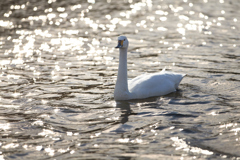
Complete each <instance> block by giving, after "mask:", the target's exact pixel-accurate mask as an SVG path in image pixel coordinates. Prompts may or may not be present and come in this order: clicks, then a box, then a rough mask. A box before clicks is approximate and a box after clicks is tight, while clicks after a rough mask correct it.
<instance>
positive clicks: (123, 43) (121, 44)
mask: <svg viewBox="0 0 240 160" xmlns="http://www.w3.org/2000/svg"><path fill="white" fill-rule="evenodd" d="M127 47H128V39H127V37H126V36H120V37H118V45H117V47H115V48H119V49H121V48H127Z"/></svg>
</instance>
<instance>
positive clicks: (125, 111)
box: [116, 101, 136, 124]
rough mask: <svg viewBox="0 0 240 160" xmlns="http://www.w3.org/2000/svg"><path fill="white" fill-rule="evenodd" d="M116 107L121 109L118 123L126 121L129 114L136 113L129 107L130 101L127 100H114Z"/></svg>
mask: <svg viewBox="0 0 240 160" xmlns="http://www.w3.org/2000/svg"><path fill="white" fill-rule="evenodd" d="M116 108H120V109H121V116H120V117H119V118H120V123H122V124H124V123H126V122H127V121H128V117H129V116H130V115H136V113H133V111H132V110H131V108H130V103H129V102H127V101H116Z"/></svg>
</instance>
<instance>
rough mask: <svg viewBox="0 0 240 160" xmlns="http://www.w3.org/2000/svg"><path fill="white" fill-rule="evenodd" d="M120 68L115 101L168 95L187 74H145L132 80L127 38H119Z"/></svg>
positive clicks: (163, 71)
mask: <svg viewBox="0 0 240 160" xmlns="http://www.w3.org/2000/svg"><path fill="white" fill-rule="evenodd" d="M116 48H119V67H118V75H117V82H116V86H115V90H114V99H115V100H129V99H144V98H148V97H154V96H161V95H166V94H168V93H171V92H174V91H176V89H177V87H178V85H179V83H180V82H181V80H182V78H183V77H184V76H185V74H179V73H173V72H167V71H165V69H164V70H162V71H161V72H158V73H153V74H143V75H140V76H137V77H136V78H134V79H132V80H128V79H127V78H128V76H127V50H128V39H127V37H126V36H120V37H118V46H117V47H116Z"/></svg>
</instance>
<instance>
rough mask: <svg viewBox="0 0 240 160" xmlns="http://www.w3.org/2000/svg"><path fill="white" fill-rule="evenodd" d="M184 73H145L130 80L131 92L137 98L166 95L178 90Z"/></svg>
mask: <svg viewBox="0 0 240 160" xmlns="http://www.w3.org/2000/svg"><path fill="white" fill-rule="evenodd" d="M183 77H184V75H183V74H179V73H173V72H167V71H164V70H163V71H161V72H159V73H154V74H143V75H140V76H138V77H136V78H134V79H132V80H130V81H129V82H128V87H129V91H130V93H132V94H134V95H135V96H136V97H137V98H146V97H151V96H160V95H165V94H168V93H171V92H174V91H176V89H177V87H178V85H179V83H180V82H181V80H182V78H183Z"/></svg>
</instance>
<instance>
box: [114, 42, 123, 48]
mask: <svg viewBox="0 0 240 160" xmlns="http://www.w3.org/2000/svg"><path fill="white" fill-rule="evenodd" d="M122 47H123V40H119V41H118V45H117V47H115V48H122Z"/></svg>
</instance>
